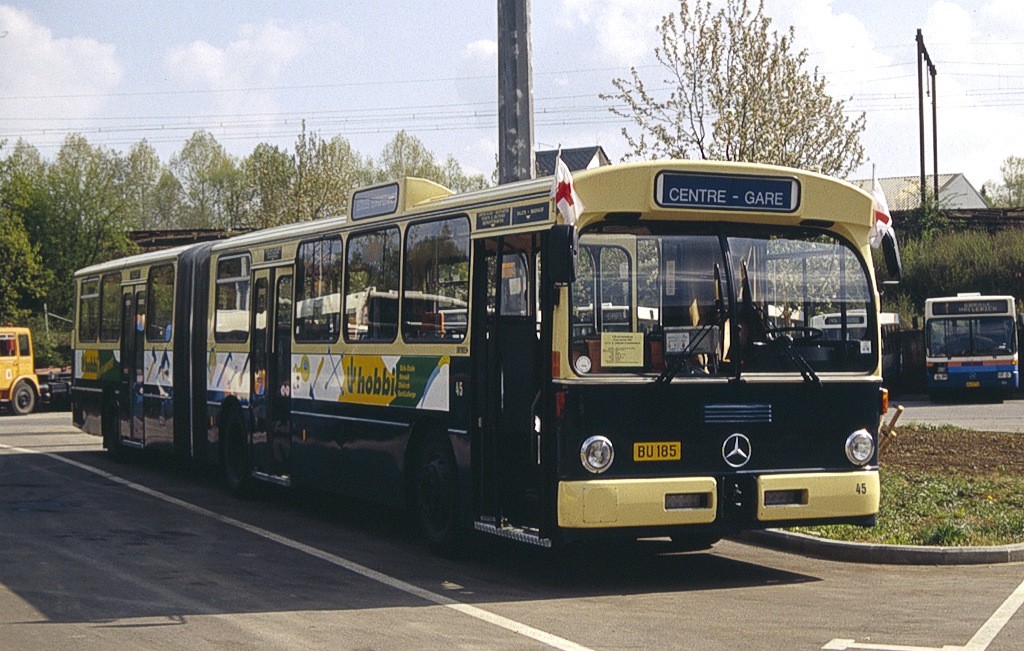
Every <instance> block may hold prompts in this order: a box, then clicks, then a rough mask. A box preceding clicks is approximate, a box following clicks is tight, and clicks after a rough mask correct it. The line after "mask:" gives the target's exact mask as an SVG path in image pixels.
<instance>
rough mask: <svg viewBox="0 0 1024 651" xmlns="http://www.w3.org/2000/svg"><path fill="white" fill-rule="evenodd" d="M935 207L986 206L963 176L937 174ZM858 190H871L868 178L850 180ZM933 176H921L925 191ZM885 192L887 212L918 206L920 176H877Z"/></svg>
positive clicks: (951, 208) (964, 207) (931, 184)
mask: <svg viewBox="0 0 1024 651" xmlns="http://www.w3.org/2000/svg"><path fill="white" fill-rule="evenodd" d="M938 176H939V178H938V180H939V207H940V208H945V209H949V210H978V209H985V208H988V204H987V203H985V198H984V197H982V196H981V193H980V192H978V191H977V190H976V189H975V188H974V186H973V185H971V182H970V181H968V180H967V177H966V176H964V175H963V174H959V173H957V174H939V175H938ZM850 183H852V184H854V185H856V186H858V187H859V188H861V189H862V190H865V191H867V192H871V189H872V182H871V179H861V180H855V181H850ZM934 183H935V178H934V177H933V176H932V175H928V176H926V177H925V185H926V186H927V190H928V191H929V192H931V191H932V188H934ZM878 184H879V185H880V186H882V192H884V193H885V201H886V203H887V204H889V210H890V212H900V211H907V210H915V209H917V208H919V207H920V206H921V177H920V176H890V177H888V178H880V179H878Z"/></svg>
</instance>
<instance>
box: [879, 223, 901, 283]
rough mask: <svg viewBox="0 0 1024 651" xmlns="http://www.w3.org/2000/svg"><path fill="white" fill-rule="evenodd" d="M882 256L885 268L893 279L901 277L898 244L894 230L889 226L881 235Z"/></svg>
mask: <svg viewBox="0 0 1024 651" xmlns="http://www.w3.org/2000/svg"><path fill="white" fill-rule="evenodd" d="M882 256H883V257H884V258H885V269H886V271H888V272H889V276H890V277H891V278H892V279H893V280H900V279H902V278H903V261H902V260H900V245H899V244H898V243H897V242H896V232H895V231H893V230H892V229H891V228H890V229H889V230H887V231H886V232H885V235H883V236H882Z"/></svg>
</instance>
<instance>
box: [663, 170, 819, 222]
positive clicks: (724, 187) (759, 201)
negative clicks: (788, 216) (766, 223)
mask: <svg viewBox="0 0 1024 651" xmlns="http://www.w3.org/2000/svg"><path fill="white" fill-rule="evenodd" d="M654 200H655V201H656V202H657V204H658V205H659V206H661V207H662V208H701V209H704V210H756V211H759V212H780V213H791V212H794V211H795V210H796V209H797V208H799V207H800V182H799V181H798V180H796V179H794V178H784V177H777V176H745V175H733V174H698V173H690V172H661V173H660V174H658V176H657V178H656V179H655V183H654Z"/></svg>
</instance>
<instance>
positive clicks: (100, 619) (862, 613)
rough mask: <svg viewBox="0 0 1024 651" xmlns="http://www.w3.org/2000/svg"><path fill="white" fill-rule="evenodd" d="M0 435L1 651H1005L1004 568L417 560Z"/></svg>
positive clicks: (86, 445) (39, 432)
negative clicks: (650, 650) (845, 650)
mask: <svg viewBox="0 0 1024 651" xmlns="http://www.w3.org/2000/svg"><path fill="white" fill-rule="evenodd" d="M68 421H69V419H68V416H67V414H66V413H65V414H59V413H58V414H35V415H32V416H26V417H17V418H16V417H11V416H4V417H0V549H2V550H3V551H2V552H0V649H41V650H50V649H76V651H91V650H94V649H104V650H106V649H126V648H131V649H158V650H160V649H189V650H190V651H194V650H195V651H198V650H204V649H231V650H248V649H254V650H255V649H259V650H260V651H264V650H267V649H289V650H292V649H360V650H365V649H444V650H446V651H452V650H454V649H550V648H555V649H627V648H628V649H730V650H734V649H772V650H774V649H875V650H876V651H882V650H886V649H890V650H893V651H924V650H925V649H936V650H939V649H945V650H946V651H952V650H953V649H971V650H973V651H985V650H991V651H1010V650H1017V649H1021V648H1024V612H1022V611H1021V610H1020V606H1021V604H1022V603H1024V565H1022V564H1001V565H991V566H943V567H931V566H890V565H871V564H852V563H840V562H834V561H826V560H820V559H813V558H805V557H803V556H799V555H794V554H788V553H783V552H778V551H774V550H769V549H762V548H758V547H754V546H748V545H743V544H739V543H736V542H731V541H723V542H721V543H719V544H718V545H716V546H715V548H714V549H713V550H712V551H711V552H708V553H691V554H675V553H666V550H665V549H664V548H663V547H662V546H661V544H659V543H658V542H657V541H648V542H645V543H638V544H635V545H632V546H603V547H599V548H589V549H583V550H575V551H573V552H570V553H563V554H552V553H544V552H541V551H539V550H537V551H535V550H532V549H528V548H523V547H517V546H514V545H512V544H509V543H506V542H505V541H499V540H492V539H485V540H482V541H481V542H480V544H479V545H478V546H477V547H476V549H475V550H474V551H473V552H472V553H471V554H469V555H468V556H467V557H466V558H462V559H458V560H450V559H440V558H436V557H433V556H431V555H430V554H429V553H428V552H427V551H425V550H424V549H423V548H422V547H421V546H420V545H419V544H418V543H417V542H416V541H415V540H413V539H411V537H410V536H409V535H407V534H406V533H405V531H404V528H403V521H402V518H401V516H400V514H397V513H380V512H378V511H377V510H374V509H370V508H366V507H360V506H356V505H351V504H345V503H342V502H341V501H339V500H333V499H329V498H325V497H322V496H315V495H308V494H301V493H290V492H285V491H278V490H272V491H268V492H266V494H264V495H262V496H260V497H258V498H256V499H253V500H248V501H238V500H234V499H232V498H230V497H228V496H227V495H226V494H225V492H224V491H223V490H222V489H221V487H220V486H219V485H218V483H217V482H216V481H215V480H213V479H211V478H209V477H207V476H206V475H204V474H201V473H200V474H196V473H193V472H191V471H188V470H185V469H181V468H175V467H173V466H171V465H168V464H163V463H156V462H153V461H148V460H136V461H133V462H131V463H125V464H117V463H114V462H112V461H111V460H110V459H108V458H107V457H106V456H105V454H104V453H103V452H102V450H100V447H99V441H98V439H96V438H94V437H91V436H88V435H85V434H81V433H78V432H76V431H75V430H74V429H72V428H71V427H70V426H69V424H68Z"/></svg>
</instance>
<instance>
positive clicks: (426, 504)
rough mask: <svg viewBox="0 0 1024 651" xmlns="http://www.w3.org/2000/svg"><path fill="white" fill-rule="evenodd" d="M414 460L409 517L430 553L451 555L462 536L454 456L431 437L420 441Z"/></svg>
mask: <svg viewBox="0 0 1024 651" xmlns="http://www.w3.org/2000/svg"><path fill="white" fill-rule="evenodd" d="M415 459H416V460H415V462H414V463H413V465H412V468H411V471H412V475H411V477H410V489H411V495H410V499H409V509H410V511H411V515H412V517H413V519H414V520H415V522H416V525H417V528H418V529H419V531H420V533H421V534H422V535H423V537H424V538H425V539H426V542H427V544H428V545H429V547H430V548H431V550H432V551H434V552H435V553H437V554H443V555H449V554H453V553H455V552H456V551H457V549H458V546H459V542H460V538H461V533H462V532H461V524H460V518H459V485H458V467H457V465H456V463H455V455H454V454H452V450H451V447H450V446H449V445H448V444H447V443H446V442H445V441H443V440H441V439H440V438H438V437H431V438H429V439H427V440H426V441H424V443H423V445H422V446H421V447H420V448H419V451H418V452H417V454H416V457H415Z"/></svg>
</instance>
